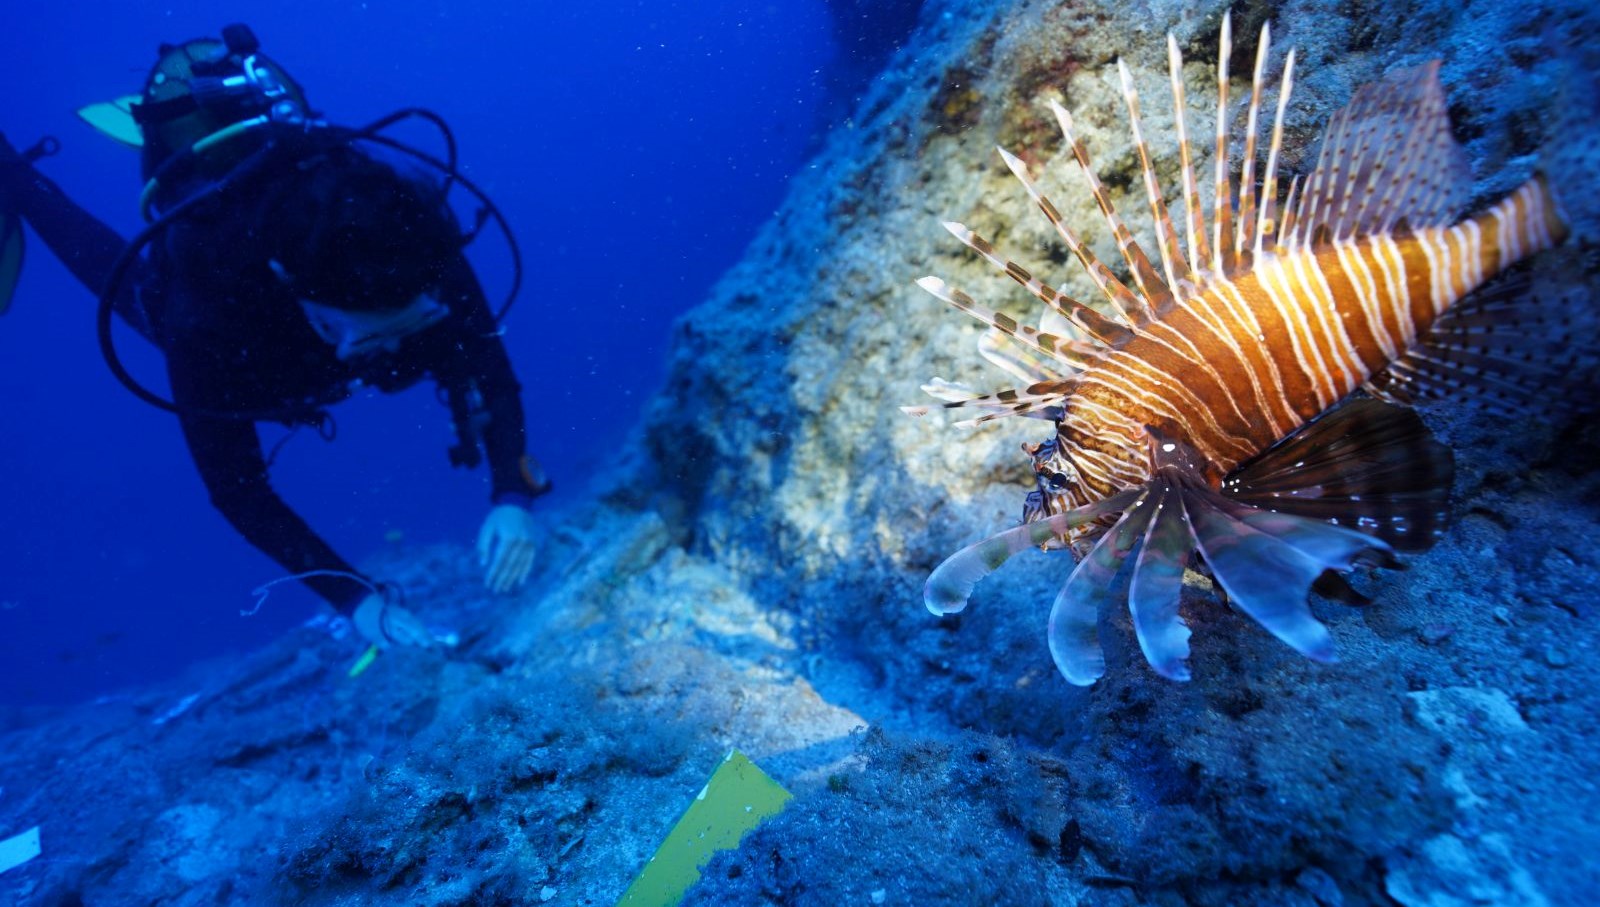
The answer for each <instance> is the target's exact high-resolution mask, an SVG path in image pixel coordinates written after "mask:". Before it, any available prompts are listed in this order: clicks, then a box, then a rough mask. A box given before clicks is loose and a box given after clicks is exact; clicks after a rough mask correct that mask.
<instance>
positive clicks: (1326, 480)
mask: <svg viewBox="0 0 1600 907" xmlns="http://www.w3.org/2000/svg"><path fill="white" fill-rule="evenodd" d="M1454 478H1455V460H1454V457H1453V455H1452V454H1451V452H1450V448H1448V447H1445V446H1444V445H1442V444H1440V443H1439V442H1438V441H1436V440H1434V438H1433V434H1432V433H1431V432H1429V431H1428V427H1427V426H1426V425H1424V424H1423V422H1422V419H1421V418H1419V417H1418V416H1417V414H1416V413H1415V412H1413V411H1412V410H1410V409H1408V408H1406V407H1403V406H1397V405H1395V404H1392V403H1386V402H1384V401H1382V400H1376V399H1372V398H1369V397H1358V398H1355V399H1351V400H1348V401H1346V402H1345V403H1342V404H1340V405H1339V406H1336V407H1334V408H1333V409H1330V410H1329V411H1328V412H1326V413H1324V414H1323V415H1321V416H1319V417H1318V418H1317V419H1315V420H1313V421H1311V422H1308V423H1307V424H1305V425H1303V426H1301V428H1300V429H1299V430H1298V431H1296V432H1295V433H1294V434H1291V435H1289V436H1288V437H1287V438H1285V439H1283V440H1282V441H1279V442H1278V443H1277V444H1275V445H1273V446H1272V447H1270V448H1268V449H1267V450H1266V451H1265V452H1263V453H1262V454H1261V455H1259V456H1257V457H1255V458H1254V459H1252V460H1250V461H1249V462H1247V463H1245V464H1243V465H1241V466H1240V467H1239V468H1238V469H1236V470H1234V471H1233V472H1232V473H1231V474H1229V475H1228V477H1227V478H1225V479H1224V480H1223V482H1222V489H1221V493H1222V496H1223V497H1224V498H1225V499H1226V500H1227V501H1229V502H1232V503H1233V504H1236V505H1243V506H1245V507H1249V508H1251V509H1252V510H1253V511H1254V512H1255V513H1256V514H1258V516H1255V517H1252V518H1250V519H1248V520H1247V522H1252V521H1253V523H1254V524H1257V525H1259V526H1260V527H1261V528H1268V527H1266V526H1265V524H1266V523H1267V522H1269V521H1270V518H1271V517H1274V516H1291V515H1292V516H1294V517H1303V518H1307V519H1311V520H1316V521H1322V522H1323V523H1324V524H1325V525H1326V524H1337V526H1338V527H1343V528H1345V529H1350V530H1358V532H1357V533H1356V534H1357V535H1360V536H1362V537H1367V536H1371V537H1375V538H1377V539H1380V540H1382V541H1383V542H1384V543H1386V544H1387V545H1389V546H1392V547H1393V548H1395V549H1398V550H1401V551H1425V550H1427V549H1428V548H1429V547H1431V546H1432V545H1433V543H1434V542H1435V541H1436V540H1437V539H1438V538H1439V536H1440V534H1442V533H1443V531H1444V527H1445V525H1446V524H1447V523H1448V522H1449V519H1450V488H1451V485H1452V483H1453V481H1454ZM1259 514H1266V516H1260V515H1259Z"/></svg>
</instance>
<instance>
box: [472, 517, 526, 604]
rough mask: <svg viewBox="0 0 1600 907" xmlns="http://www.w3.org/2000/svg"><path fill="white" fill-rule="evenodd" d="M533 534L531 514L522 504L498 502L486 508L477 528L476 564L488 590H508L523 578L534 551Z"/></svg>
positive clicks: (522, 581) (520, 582) (518, 583)
mask: <svg viewBox="0 0 1600 907" xmlns="http://www.w3.org/2000/svg"><path fill="white" fill-rule="evenodd" d="M533 536H534V525H533V514H531V513H529V512H528V511H527V509H526V508H524V507H518V506H517V505H515V504H500V505H498V506H496V507H495V508H494V509H493V510H491V511H489V516H488V517H487V518H485V519H484V521H483V528H482V529H480V530H478V566H480V567H482V568H484V573H483V583H484V585H486V586H488V587H489V591H490V592H509V591H511V590H513V589H515V588H517V587H518V586H521V585H522V584H523V583H525V582H527V580H528V574H529V573H530V572H532V570H533V556H534V554H535V553H536V551H537V546H536V545H535V544H534V541H533Z"/></svg>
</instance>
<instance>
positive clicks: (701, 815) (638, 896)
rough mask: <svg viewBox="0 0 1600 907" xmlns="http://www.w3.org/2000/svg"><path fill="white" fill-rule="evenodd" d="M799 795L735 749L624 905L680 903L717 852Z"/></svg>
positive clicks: (648, 865)
mask: <svg viewBox="0 0 1600 907" xmlns="http://www.w3.org/2000/svg"><path fill="white" fill-rule="evenodd" d="M793 796H794V795H793V794H791V793H789V792H788V791H786V790H784V789H783V787H782V785H780V784H778V782H776V781H774V780H772V779H771V778H769V777H767V774H766V773H765V772H763V771H762V770H761V769H759V768H757V767H756V764H755V763H754V762H751V761H750V760H749V759H748V758H746V756H745V754H744V753H741V752H739V751H738V750H731V751H729V753H728V755H727V756H726V757H724V758H723V760H722V764H721V765H719V766H717V770H716V771H715V772H713V773H712V774H711V780H710V781H707V782H706V786H705V788H704V789H702V790H701V791H700V796H698V797H695V798H694V802H693V803H690V804H689V808H688V809H686V810H684V812H683V818H681V819H679V820H678V824H676V825H674V826H672V831H670V832H668V833H667V839H666V840H665V841H663V842H661V847H660V849H658V850H657V851H656V855H655V856H653V857H651V858H650V862H648V863H646V864H645V865H644V870H643V871H641V872H640V873H639V877H638V878H637V879H634V880H633V884H632V885H629V886H628V890H627V891H626V892H623V895H622V899H621V900H619V901H617V905H618V907H622V905H627V907H676V905H678V904H679V903H681V902H682V901H683V895H684V893H685V892H687V891H688V890H689V886H691V885H693V884H694V883H695V882H696V881H698V880H699V878H700V869H701V868H702V867H703V866H705V865H706V862H707V861H708V860H710V859H711V856H712V854H715V853H716V852H717V851H719V850H731V849H733V848H735V847H738V846H739V841H740V839H742V838H743V837H744V836H745V834H746V833H747V832H749V831H750V830H751V829H753V828H755V827H756V826H757V825H760V824H761V822H762V820H764V819H766V818H767V817H768V816H772V815H775V814H777V813H778V811H779V810H781V809H783V807H784V805H785V804H786V803H788V802H789V800H790V799H792V798H793Z"/></svg>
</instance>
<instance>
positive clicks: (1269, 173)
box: [1255, 47, 1294, 257]
mask: <svg viewBox="0 0 1600 907" xmlns="http://www.w3.org/2000/svg"><path fill="white" fill-rule="evenodd" d="M1293 91H1294V48H1292V47H1291V48H1290V49H1289V56H1288V58H1287V59H1285V60H1284V62H1283V75H1282V76H1281V77H1280V78H1279V80H1278V109H1277V113H1276V114H1275V115H1274V117H1273V120H1272V142H1271V144H1270V145H1269V146H1268V148H1267V169H1266V173H1265V175H1264V176H1263V177H1262V180H1261V216H1260V218H1259V220H1258V222H1257V225H1256V242H1255V254H1256V256H1257V257H1259V256H1260V255H1261V253H1263V252H1265V251H1267V250H1268V249H1270V248H1272V247H1274V246H1276V245H1277V237H1278V233H1277V230H1278V224H1277V222H1276V217H1277V198H1278V155H1279V153H1280V152H1281V151H1282V149H1283V116H1284V113H1285V112H1286V111H1287V110H1288V108H1289V96H1290V94H1292V93H1293Z"/></svg>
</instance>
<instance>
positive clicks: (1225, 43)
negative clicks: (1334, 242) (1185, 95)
mask: <svg viewBox="0 0 1600 907" xmlns="http://www.w3.org/2000/svg"><path fill="white" fill-rule="evenodd" d="M1232 56H1233V15H1232V14H1231V13H1223V15H1222V35H1221V37H1220V38H1219V39H1218V41H1217V145H1216V158H1215V160H1214V162H1213V163H1214V169H1215V171H1216V183H1215V186H1214V187H1213V188H1214V194H1213V196H1212V209H1213V210H1214V212H1215V216H1214V220H1213V221H1212V224H1211V229H1212V234H1211V244H1212V248H1213V250H1214V251H1215V255H1216V258H1215V259H1214V260H1213V262H1212V266H1211V269H1212V270H1213V271H1215V272H1217V273H1218V274H1228V273H1231V272H1232V271H1233V244H1232V242H1231V239H1232V235H1233V190H1232V188H1231V185H1230V183H1229V181H1228V60H1229V58H1230V57H1232Z"/></svg>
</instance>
